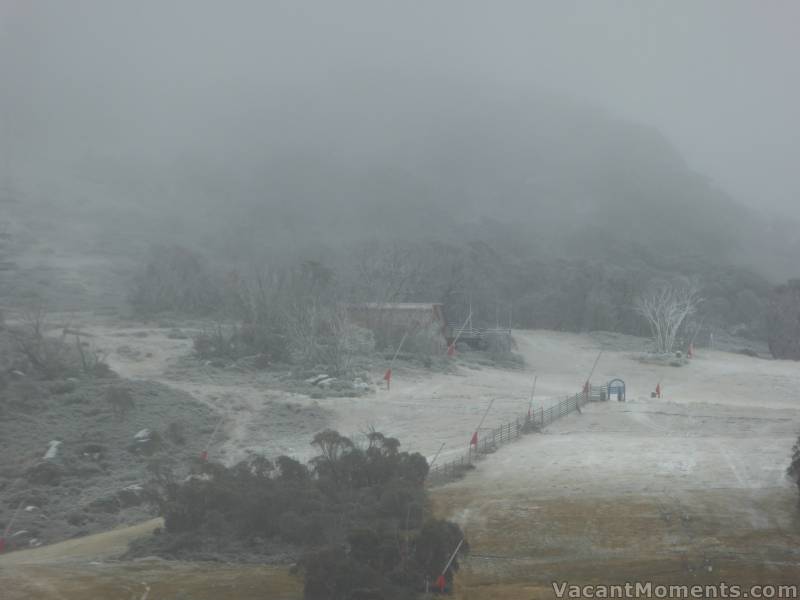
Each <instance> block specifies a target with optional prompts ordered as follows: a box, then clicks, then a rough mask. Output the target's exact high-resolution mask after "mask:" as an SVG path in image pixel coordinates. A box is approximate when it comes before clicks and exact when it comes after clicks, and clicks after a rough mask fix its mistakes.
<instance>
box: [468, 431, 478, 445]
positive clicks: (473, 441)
mask: <svg viewBox="0 0 800 600" xmlns="http://www.w3.org/2000/svg"><path fill="white" fill-rule="evenodd" d="M469 445H470V446H475V447H476V448H477V447H478V432H477V431H476V432H475V433H473V434H472V439H471V440H470V441H469Z"/></svg>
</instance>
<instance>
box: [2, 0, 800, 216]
mask: <svg viewBox="0 0 800 600" xmlns="http://www.w3.org/2000/svg"><path fill="white" fill-rule="evenodd" d="M799 31H800V3H797V2H794V1H792V0H783V1H769V2H755V1H731V0H724V1H723V0H720V1H715V2H711V1H698V0H691V1H686V2H674V1H670V2H652V1H649V2H642V1H640V0H634V1H629V2H623V1H621V0H614V1H608V2H600V1H592V2H568V1H552V2H530V1H527V2H524V1H519V2H512V1H505V2H500V1H498V2H472V1H466V0H450V1H425V2H423V1H418V2H400V1H395V2H386V1H380V0H364V1H362V2H353V1H345V2H343V1H337V2H305V3H304V2H298V1H296V0H294V1H292V0H290V1H286V2H256V1H253V2H245V1H236V2H221V1H220V2H200V1H189V0H187V1H185V2H169V1H153V0H151V1H146V2H112V1H106V0H97V1H94V2H86V1H78V0H70V1H63V0H54V1H51V2H39V1H31V0H0V82H2V85H0V136H2V137H1V138H0V139H1V140H2V141H0V159H2V160H4V161H6V162H9V163H10V162H14V161H39V160H42V161H44V160H48V161H57V162H62V163H69V162H70V160H73V159H75V158H76V157H79V156H83V155H86V154H87V153H88V154H91V155H93V156H104V155H110V156H113V157H116V158H125V157H129V156H137V157H140V158H141V159H142V160H150V161H155V162H157V161H159V160H160V158H162V157H163V158H164V159H165V160H167V159H173V158H174V157H176V156H181V155H182V154H184V153H191V152H193V151H195V150H196V149H197V148H198V147H205V148H206V151H207V152H209V153H210V155H211V156H214V152H216V153H217V154H218V158H219V160H220V161H225V160H226V156H227V155H230V154H231V153H233V152H235V151H236V146H237V140H238V139H240V138H242V137H243V138H247V137H248V133H247V132H248V131H249V130H251V129H252V128H253V125H254V123H253V122H251V121H249V120H248V119H249V118H250V115H260V114H269V111H270V108H275V107H278V108H280V109H281V110H287V109H289V110H291V109H292V107H293V105H295V104H296V103H298V102H301V101H302V94H300V93H295V92H297V91H298V90H300V91H302V90H307V89H312V90H313V89H315V86H316V85H318V84H320V82H323V83H325V85H332V86H336V85H338V82H341V84H342V85H346V86H350V87H351V88H352V89H351V90H347V91H348V92H350V91H351V93H352V94H353V95H354V96H357V95H358V94H359V86H369V85H370V84H371V82H378V83H376V85H385V82H386V81H387V80H389V78H390V77H391V75H392V74H398V75H402V79H403V80H404V81H406V82H408V81H414V80H415V79H417V80H418V81H420V82H421V83H420V88H419V89H414V90H410V91H409V90H398V92H397V94H396V97H397V99H398V100H397V101H398V102H406V101H409V98H410V99H411V101H413V102H417V103H423V104H424V101H425V82H426V81H431V80H440V81H453V82H466V83H468V84H470V85H473V86H480V87H485V88H489V89H493V90H496V91H497V92H498V93H499V94H500V95H502V94H503V93H508V94H510V95H517V94H520V93H524V91H525V90H546V91H548V92H552V93H556V94H563V95H565V96H568V97H569V98H571V99H572V100H574V101H578V102H582V103H588V104H594V105H598V106H600V107H602V108H605V109H607V110H608V111H609V112H611V113H612V114H614V115H615V116H618V117H621V118H625V119H630V120H633V121H637V122H640V123H643V124H646V125H649V126H653V127H656V128H658V129H659V130H661V131H662V133H664V134H665V135H666V136H667V137H668V138H669V139H670V140H671V141H672V142H673V143H674V144H675V145H676V147H677V148H678V149H679V150H680V151H681V153H682V154H683V155H684V156H685V157H686V159H687V162H688V163H689V165H690V166H691V167H692V168H693V169H695V170H696V171H699V172H701V173H703V174H705V175H707V176H709V177H710V178H711V179H712V180H713V181H715V182H716V183H718V184H719V185H720V186H722V187H723V188H724V189H725V190H727V191H728V192H729V193H731V194H732V195H733V196H734V197H735V198H736V199H737V200H739V201H740V202H742V203H745V204H749V205H751V206H757V207H765V208H769V209H775V210H783V211H789V212H791V213H792V214H794V215H800V206H798V205H799V204H800V202H798V199H800V180H799V179H798V178H797V176H796V170H797V167H798V165H800V125H798V119H797V112H798V109H797V107H798V106H800V61H798V57H799V56H800V35H798V32H799ZM388 95H389V96H390V97H391V96H392V94H388ZM385 110H386V111H391V110H392V107H391V106H387V107H385ZM332 118H335V114H333V116H332ZM259 125H262V126H264V127H265V129H264V131H265V132H266V133H265V134H264V136H263V137H264V141H263V143H264V144H265V145H268V144H269V134H268V131H269V127H270V126H279V124H276V123H270V122H269V120H268V119H267V120H266V121H263V122H260V123H259ZM396 133H397V135H398V136H402V134H403V132H402V131H400V130H398V131H397V132H396ZM251 142H252V139H251Z"/></svg>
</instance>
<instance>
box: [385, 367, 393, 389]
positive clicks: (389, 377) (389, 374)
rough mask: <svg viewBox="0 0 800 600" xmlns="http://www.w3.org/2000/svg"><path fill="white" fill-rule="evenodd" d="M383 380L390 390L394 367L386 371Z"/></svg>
mask: <svg viewBox="0 0 800 600" xmlns="http://www.w3.org/2000/svg"><path fill="white" fill-rule="evenodd" d="M383 379H384V381H386V389H387V390H388V389H389V386H390V385H391V383H392V367H389V368H388V369H386V373H384V374H383Z"/></svg>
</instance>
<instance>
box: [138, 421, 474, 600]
mask: <svg viewBox="0 0 800 600" xmlns="http://www.w3.org/2000/svg"><path fill="white" fill-rule="evenodd" d="M312 444H313V445H314V446H315V447H316V448H317V449H318V451H319V455H318V456H317V457H316V458H315V459H314V460H312V461H311V463H310V467H307V466H305V465H302V464H301V463H299V462H297V461H296V460H294V459H291V458H289V457H285V456H282V457H279V458H278V459H277V460H276V462H275V463H273V462H271V461H269V460H267V459H265V458H263V457H256V458H253V459H251V460H249V461H246V462H242V463H239V464H237V465H235V466H233V467H230V468H226V467H224V466H222V465H219V464H214V463H198V465H197V469H196V472H195V473H194V474H193V475H192V476H190V477H189V478H188V479H186V480H185V481H180V482H179V481H175V480H173V479H172V478H171V477H165V476H163V474H161V475H160V476H159V477H157V478H155V479H154V481H153V482H152V483H151V484H150V486H149V497H150V498H151V501H152V502H153V503H154V504H155V505H156V506H157V507H158V509H159V512H160V514H161V515H162V516H163V517H164V525H165V530H166V531H165V533H164V534H162V535H161V536H160V537H161V539H160V540H159V542H158V544H159V545H158V547H157V548H156V549H155V550H154V549H153V548H152V547H149V548H147V549H146V550H144V551H145V552H148V553H150V552H153V551H155V552H160V553H162V554H168V555H169V556H173V557H181V556H190V555H191V554H192V552H193V551H196V549H197V548H203V547H206V546H207V545H208V540H210V539H212V538H213V540H214V546H215V548H216V549H217V551H218V552H222V553H224V552H225V550H226V548H227V549H229V550H230V551H231V552H238V551H240V550H241V549H242V547H243V545H244V547H246V548H250V549H251V550H252V551H254V552H263V551H264V550H263V549H264V548H265V547H269V548H272V549H273V550H274V548H275V546H274V543H283V544H288V545H289V546H290V547H292V548H295V549H297V551H299V552H300V553H301V554H302V559H301V560H300V561H299V563H298V564H299V568H300V570H301V572H302V573H303V575H304V578H305V597H306V598H307V599H309V600H316V599H319V600H322V599H323V598H324V599H325V600H329V599H335V598H340V599H342V600H356V599H358V598H382V599H397V600H400V599H404V600H406V599H409V598H413V597H415V596H416V595H417V594H418V593H419V592H422V591H423V590H424V588H425V582H426V580H427V581H428V582H432V581H434V580H435V579H436V577H437V576H438V574H439V573H440V572H441V570H442V569H443V568H444V566H445V564H446V562H447V560H448V558H449V557H450V554H451V553H452V552H453V550H454V549H455V547H456V545H457V544H458V542H459V541H460V540H461V539H462V537H463V534H462V532H461V530H460V529H459V528H458V526H457V525H455V524H452V523H448V522H445V521H438V520H433V519H431V518H430V517H429V516H426V513H427V515H429V514H430V513H429V511H428V510H427V504H428V503H427V496H426V492H425V487H424V484H425V478H426V476H427V473H428V463H427V461H426V460H425V458H424V457H422V456H421V455H419V454H409V453H407V452H400V450H399V447H400V443H399V442H398V441H397V440H396V439H394V438H390V437H386V436H384V435H383V434H381V433H379V432H375V431H373V432H371V433H370V434H369V435H368V436H367V440H366V442H365V444H363V445H359V444H356V443H354V442H353V441H352V440H351V439H349V438H347V437H344V436H342V435H340V434H339V433H337V432H335V431H332V430H326V431H323V432H320V433H319V434H317V435H316V436H315V437H314V439H313V441H312ZM198 536H199V537H198ZM264 540H272V542H273V545H272V546H265V545H264ZM465 550H466V548H465ZM457 568H458V564H457V561H456V563H454V565H453V570H455V569H457ZM450 573H452V571H451V572H450Z"/></svg>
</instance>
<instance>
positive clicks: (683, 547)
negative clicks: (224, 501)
mask: <svg viewBox="0 0 800 600" xmlns="http://www.w3.org/2000/svg"><path fill="white" fill-rule="evenodd" d="M73 319H74V320H73V325H74V326H75V327H79V328H81V329H82V330H84V331H86V332H87V333H90V334H91V335H92V337H91V338H87V339H90V340H91V343H92V344H93V345H94V346H95V347H97V348H100V349H103V350H105V351H106V352H107V353H108V357H107V359H108V361H109V362H110V364H111V366H112V368H113V369H114V370H116V371H117V372H119V373H120V374H121V375H122V376H123V377H130V378H136V379H150V380H156V381H160V382H162V383H165V384H167V385H171V386H174V387H176V388H179V389H181V390H182V391H185V392H189V393H190V394H192V395H193V396H194V397H195V398H196V399H197V400H198V402H202V403H204V404H207V405H209V406H212V407H213V408H214V409H215V410H217V411H218V412H219V414H220V415H221V416H222V417H224V426H223V430H224V436H225V438H224V441H221V442H220V443H219V444H217V445H216V446H215V448H214V450H213V452H215V453H217V456H218V457H219V458H221V459H223V460H226V461H228V462H232V461H234V460H237V459H239V458H241V457H243V456H245V455H247V454H248V453H250V452H265V453H267V454H268V455H272V456H274V455H277V454H280V453H288V454H293V455H296V456H299V457H304V458H308V457H310V455H311V453H312V448H311V447H310V446H309V441H310V439H311V436H312V435H313V433H314V431H315V430H319V429H321V428H324V427H332V428H335V429H338V430H339V431H340V432H342V433H344V434H357V433H358V432H363V431H366V430H367V429H368V428H369V427H370V426H373V427H375V428H376V429H378V430H380V431H383V432H385V433H387V434H389V435H393V436H396V437H398V438H399V439H400V440H401V441H402V443H403V446H404V448H406V449H410V450H418V451H420V452H423V453H424V454H426V455H427V456H429V457H430V456H432V455H433V454H434V453H435V452H436V451H437V450H438V449H439V446H440V445H441V443H443V442H444V443H445V444H446V445H445V451H444V453H443V457H442V458H440V460H446V459H447V457H448V456H449V455H453V456H455V455H457V454H460V453H462V452H464V450H465V449H466V446H467V444H468V441H469V438H470V435H471V433H472V431H473V430H474V428H475V427H476V425H477V423H478V421H480V418H481V416H482V415H483V413H484V411H485V409H486V407H487V406H488V404H489V402H490V401H491V400H493V399H494V400H495V402H494V405H493V408H492V411H491V412H490V413H489V416H488V418H487V420H486V423H485V426H487V427H491V426H496V425H497V424H499V423H501V422H506V421H508V420H509V419H512V418H514V417H517V416H519V415H522V414H524V412H525V411H526V410H527V407H528V401H529V395H530V391H531V383H532V379H533V376H534V374H537V375H538V386H537V391H536V397H535V400H534V406H536V407H538V406H541V405H544V406H547V405H548V404H550V403H551V402H554V401H557V400H558V399H560V398H562V397H564V396H566V395H569V394H573V393H575V392H577V391H579V390H580V388H581V385H582V383H583V381H584V380H585V379H586V377H587V375H588V373H589V371H590V370H591V368H592V365H593V363H594V361H595V359H596V357H597V355H598V352H599V351H600V350H603V351H604V352H603V355H602V358H601V360H600V362H599V364H598V366H597V370H596V371H595V374H594V376H593V377H592V383H593V384H595V385H599V384H603V383H606V382H608V381H609V380H610V379H612V378H617V377H619V378H622V379H624V380H625V381H626V383H627V386H628V387H627V399H628V402H625V403H619V402H615V401H609V402H604V403H595V404H591V405H589V406H588V407H586V408H585V409H584V410H583V412H582V413H581V414H572V415H569V416H567V417H565V418H563V419H561V420H559V421H556V422H555V423H553V424H552V425H551V426H549V427H548V428H547V429H546V430H545V431H544V432H543V433H541V434H534V435H529V436H525V437H523V438H522V439H521V440H520V441H518V442H515V443H512V444H509V445H507V446H504V447H502V448H500V449H499V450H498V451H497V452H496V453H494V454H493V455H491V456H489V457H487V458H486V459H485V460H483V461H481V462H479V463H478V465H477V468H476V469H475V470H474V471H472V472H470V473H469V474H468V475H467V476H466V477H465V478H464V479H463V480H461V481H458V482H455V483H452V484H449V485H446V486H443V487H440V488H436V490H435V492H434V503H435V506H436V507H437V510H438V511H439V512H440V513H441V514H442V515H443V516H448V517H451V518H455V519H456V520H458V521H460V522H461V523H462V525H463V526H464V527H465V529H466V531H467V535H468V536H469V539H470V542H471V546H472V552H473V554H474V555H475V556H474V557H473V558H471V559H469V560H468V561H466V563H465V569H464V571H463V573H462V576H461V577H462V582H463V585H462V587H461V589H471V590H483V591H482V592H481V591H473V592H471V594H472V595H469V596H464V597H465V598H466V597H469V598H530V597H533V596H532V595H531V594H532V593H533V592H532V590H535V589H537V590H538V589H539V587H538V586H541V585H543V584H542V582H543V581H547V579H548V578H551V577H565V576H567V575H574V578H577V579H578V580H583V581H588V580H593V581H598V580H600V581H606V582H611V583H615V582H619V581H620V580H621V579H620V578H623V580H624V578H629V577H634V576H642V577H644V576H646V575H649V574H651V573H652V574H653V575H654V576H656V575H658V576H664V577H671V578H672V581H676V582H681V581H684V579H685V578H687V577H690V576H691V577H693V578H695V579H696V578H697V577H700V576H701V574H702V575H703V576H705V577H713V578H717V580H718V579H719V578H721V577H723V576H724V577H733V578H736V577H739V576H742V577H749V578H750V579H751V580H753V581H761V580H762V579H763V578H764V577H772V578H773V579H772V580H774V581H782V579H781V578H784V577H791V576H794V574H796V573H798V572H800V554H798V551H797V550H796V549H797V548H800V535H798V532H799V531H800V525H798V522H799V519H798V516H797V515H798V510H797V493H796V489H795V488H794V487H793V484H792V483H791V482H790V481H789V480H788V479H787V478H786V477H785V469H786V466H787V464H788V462H789V457H790V452H791V447H792V444H793V443H794V441H795V439H796V437H797V434H798V432H800V394H798V393H797V391H798V390H799V389H800V364H798V363H794V362H788V361H773V360H764V359H759V358H752V357H748V356H744V355H740V354H734V353H727V352H720V351H709V350H700V351H699V353H698V355H697V356H696V358H694V359H693V360H692V361H691V362H690V363H689V364H688V365H686V366H683V367H671V366H659V365H654V364H647V363H644V362H642V361H641V360H640V357H641V354H642V350H643V348H644V347H646V342H645V341H643V340H640V339H637V338H630V337H627V336H620V335H614V334H591V335H578V334H567V333H559V332H552V331H518V332H515V334H514V335H515V338H516V340H517V344H518V347H519V352H520V353H521V354H523V355H524V357H525V359H526V363H527V365H526V367H525V368H524V369H519V370H507V369H496V368H491V367H485V366H482V367H478V366H477V365H474V364H470V363H469V361H466V360H463V361H460V362H459V365H460V366H459V368H458V369H456V370H455V372H453V373H440V372H432V371H425V370H411V369H406V368H397V369H395V376H394V379H393V381H392V389H391V390H390V391H386V390H384V389H383V388H382V386H381V385H379V384H380V383H381V380H380V377H381V375H382V373H383V370H384V369H385V366H386V365H384V364H382V363H381V362H380V361H376V363H375V367H374V372H373V373H372V376H373V380H374V382H375V387H376V388H377V391H376V392H375V393H374V394H370V395H367V396H364V397H361V398H322V399H316V400H315V399H310V398H308V397H305V396H301V395H297V394H289V393H286V392H283V391H280V390H279V389H277V388H276V386H275V385H274V384H275V381H274V380H271V379H270V378H269V377H268V376H264V375H259V374H253V373H247V372H244V373H242V372H235V371H229V370H225V369H213V368H209V369H181V368H179V363H180V359H181V357H182V356H185V355H186V354H187V353H189V352H190V351H191V341H190V340H186V339H172V338H171V337H170V336H169V334H170V329H169V328H159V327H155V326H154V325H152V324H136V323H132V322H123V321H118V320H116V321H115V320H113V319H106V320H102V319H99V318H97V317H89V316H75V317H73ZM659 382H661V387H662V390H663V398H662V399H652V398H651V397H650V396H651V392H652V391H653V389H654V388H655V386H656V384H657V383H659ZM498 582H502V583H503V585H502V586H500V587H498V586H497V585H496V584H497V583H498ZM517 584H519V586H518V587H515V586H516V585H517ZM509 586H510V587H509ZM537 593H538V592H537Z"/></svg>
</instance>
